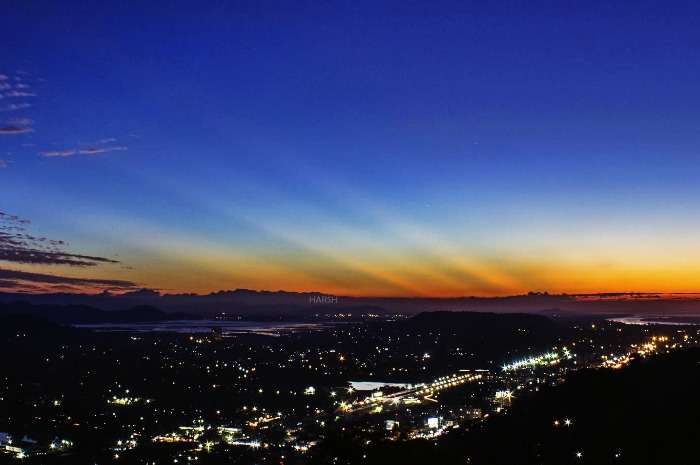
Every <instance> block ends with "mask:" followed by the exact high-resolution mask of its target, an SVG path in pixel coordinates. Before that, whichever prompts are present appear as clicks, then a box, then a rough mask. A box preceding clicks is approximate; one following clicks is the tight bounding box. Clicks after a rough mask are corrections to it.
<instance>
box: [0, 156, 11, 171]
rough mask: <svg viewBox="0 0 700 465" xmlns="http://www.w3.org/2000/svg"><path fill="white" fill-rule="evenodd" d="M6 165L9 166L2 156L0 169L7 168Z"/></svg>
mask: <svg viewBox="0 0 700 465" xmlns="http://www.w3.org/2000/svg"><path fill="white" fill-rule="evenodd" d="M8 166H9V164H8V162H7V160H3V159H2V158H0V170H1V169H3V168H7V167H8Z"/></svg>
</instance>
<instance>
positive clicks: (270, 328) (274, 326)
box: [73, 320, 327, 336]
mask: <svg viewBox="0 0 700 465" xmlns="http://www.w3.org/2000/svg"><path fill="white" fill-rule="evenodd" d="M73 326H75V327H77V328H87V329H93V330H95V331H110V332H114V331H118V332H128V333H181V334H201V333H211V332H212V331H213V330H217V331H221V334H222V335H223V336H226V335H232V334H243V333H251V334H262V335H265V336H279V335H280V334H281V333H285V332H293V331H317V330H320V329H323V328H324V327H326V326H327V325H326V324H322V323H291V322H290V323H282V322H269V321H226V320H168V321H155V322H147V323H97V324H76V325H73Z"/></svg>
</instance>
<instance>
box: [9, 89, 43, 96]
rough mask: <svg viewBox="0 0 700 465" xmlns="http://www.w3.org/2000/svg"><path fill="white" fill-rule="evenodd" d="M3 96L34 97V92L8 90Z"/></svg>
mask: <svg viewBox="0 0 700 465" xmlns="http://www.w3.org/2000/svg"><path fill="white" fill-rule="evenodd" d="M4 96H5V97H36V94H34V93H32V92H26V91H23V90H11V91H9V92H5V94H4Z"/></svg>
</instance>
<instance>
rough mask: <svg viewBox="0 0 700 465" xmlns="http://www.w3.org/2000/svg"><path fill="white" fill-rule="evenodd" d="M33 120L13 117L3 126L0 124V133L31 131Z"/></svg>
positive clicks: (24, 132) (12, 133)
mask: <svg viewBox="0 0 700 465" xmlns="http://www.w3.org/2000/svg"><path fill="white" fill-rule="evenodd" d="M33 124H34V121H32V120H31V119H29V118H15V119H11V120H9V121H8V122H7V123H5V125H4V126H0V134H5V135H14V134H26V133H28V132H33V131H34V128H33V127H32V125H33Z"/></svg>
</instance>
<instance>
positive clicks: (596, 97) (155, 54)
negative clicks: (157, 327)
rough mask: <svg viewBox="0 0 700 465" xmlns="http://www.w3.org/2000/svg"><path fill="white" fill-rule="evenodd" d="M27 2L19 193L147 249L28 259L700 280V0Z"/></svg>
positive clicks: (384, 274)
mask: <svg viewBox="0 0 700 465" xmlns="http://www.w3.org/2000/svg"><path fill="white" fill-rule="evenodd" d="M166 3H167V4H168V5H167V6H165V5H166ZM2 8H3V15H2V17H1V18H0V37H1V38H2V44H3V45H2V52H1V53H0V56H1V57H2V58H1V60H0V74H2V75H4V76H6V77H7V79H5V82H7V83H10V85H11V86H15V85H16V84H17V83H25V85H26V86H27V87H20V88H19V90H20V91H26V92H27V93H34V94H36V96H7V95H6V96H5V97H4V98H3V99H0V108H2V109H5V110H8V111H3V112H0V118H2V121H1V122H0V123H1V125H2V127H4V128H6V130H5V133H3V134H0V149H1V150H0V160H3V162H2V164H0V166H4V168H1V169H0V186H2V187H1V189H2V196H1V198H0V211H6V212H10V213H13V214H17V215H20V216H23V217H25V218H29V219H31V220H32V228H33V231H34V232H36V233H37V234H44V235H48V236H50V237H55V238H60V239H66V240H68V241H69V242H70V247H71V250H72V251H74V252H78V253H86V254H96V255H101V256H109V257H117V256H118V257H119V259H120V260H121V261H123V262H124V264H126V265H124V266H118V267H112V268H105V267H91V268H89V269H66V268H65V267H64V268H61V267H56V266H48V265H46V266H38V267H37V266H30V265H27V264H15V268H21V269H25V270H27V269H33V270H34V269H40V270H41V271H42V272H60V273H63V274H69V275H75V274H81V275H86V276H105V275H107V276H110V277H112V276H116V277H119V278H122V279H131V280H134V281H136V282H138V283H139V284H142V285H145V286H153V287H158V288H165V289H177V290H196V291H205V290H211V289H218V288H222V287H224V288H232V287H256V288H275V289H276V288H288V289H320V290H328V291H331V292H344V293H357V294H378V293H386V294H420V293H429V294H430V293H435V294H452V295H454V294H466V293H476V294H499V293H510V292H519V291H523V290H527V289H532V288H537V289H543V288H548V289H552V290H569V291H577V290H585V291H596V290H611V289H613V288H615V289H617V288H620V287H621V288H623V289H624V290H646V289H648V288H649V287H650V286H652V287H654V286H657V289H659V290H673V291H681V290H696V289H697V288H698V287H699V285H700V279H699V278H694V277H693V276H697V275H700V273H698V272H700V270H698V269H694V268H693V266H695V265H694V263H696V262H697V260H696V259H700V247H698V246H697V243H696V240H695V232H696V231H697V227H698V226H699V224H698V223H700V221H699V220H698V219H697V218H698V214H699V213H700V206H699V204H698V202H697V199H698V194H700V187H698V186H699V185H700V183H698V181H700V179H699V178H700V176H699V175H698V173H699V171H698V170H699V169H700V152H699V148H700V131H699V130H698V129H699V128H698V126H699V122H700V121H699V120H700V85H699V83H700V56H699V52H698V50H699V48H698V45H699V44H700V32H699V31H700V28H699V27H698V24H700V4H697V3H695V2H536V1H535V2H376V1H374V2H358V1H353V2H327V3H326V2H259V1H258V2H250V3H244V2H224V1H220V2H208V1H198V2H185V1H182V2H160V1H158V2H121V1H120V2H116V1H114V2H110V1H104V2H71V1H62V2H55V1H43V2H42V1H9V2H5V4H4V6H3V7H2ZM17 78H19V79H17ZM13 89H14V87H12V88H11V89H10V91H12V90H13ZM22 89H24V90H22ZM14 90H17V89H14ZM21 103H29V104H31V105H32V106H31V107H28V108H20V109H16V110H12V111H9V108H10V107H8V105H11V104H15V105H16V104H21ZM24 118H28V119H31V120H32V121H33V122H28V121H26V119H24ZM18 127H19V128H20V129H21V128H25V129H31V130H32V131H31V132H28V131H25V132H22V133H20V132H21V131H16V129H17V128H18ZM7 128H9V129H7ZM13 128H14V129H13ZM81 152H82V153H81ZM94 152H100V153H94ZM57 153H62V154H63V155H64V156H60V157H58V156H48V157H47V156H46V155H47V154H49V155H50V154H53V155H56V154H57ZM623 289H620V290H623Z"/></svg>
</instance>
